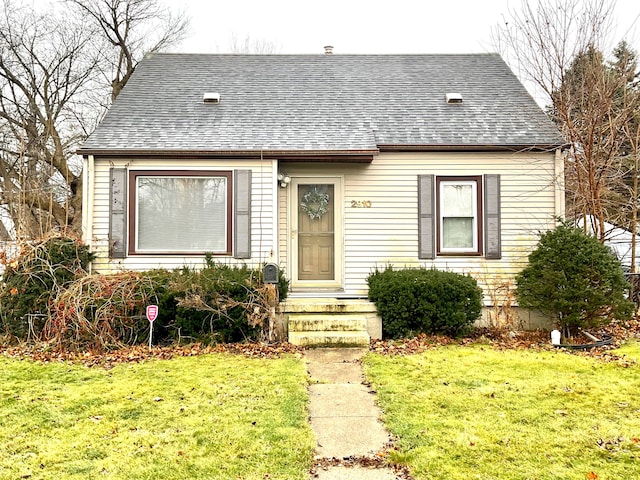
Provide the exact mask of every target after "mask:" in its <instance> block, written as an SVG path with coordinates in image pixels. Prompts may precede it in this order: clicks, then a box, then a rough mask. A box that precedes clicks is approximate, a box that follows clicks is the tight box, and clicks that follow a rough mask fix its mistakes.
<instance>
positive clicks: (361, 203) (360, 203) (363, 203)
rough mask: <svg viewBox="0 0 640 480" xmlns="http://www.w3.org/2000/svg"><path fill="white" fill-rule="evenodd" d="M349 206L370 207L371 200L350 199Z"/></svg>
mask: <svg viewBox="0 0 640 480" xmlns="http://www.w3.org/2000/svg"><path fill="white" fill-rule="evenodd" d="M351 208H371V200H351Z"/></svg>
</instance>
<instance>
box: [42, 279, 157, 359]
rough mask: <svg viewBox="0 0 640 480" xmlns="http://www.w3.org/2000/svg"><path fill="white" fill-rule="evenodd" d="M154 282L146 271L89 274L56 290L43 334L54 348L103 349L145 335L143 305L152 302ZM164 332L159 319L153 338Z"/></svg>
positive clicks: (142, 339)
mask: <svg viewBox="0 0 640 480" xmlns="http://www.w3.org/2000/svg"><path fill="white" fill-rule="evenodd" d="M155 289H156V284H155V282H154V281H153V279H152V278H151V277H150V276H149V275H148V274H145V273H139V272H121V273H117V274H113V275H87V276H84V277H82V278H80V279H78V280H76V281H75V282H73V283H72V284H71V285H69V286H68V287H67V288H66V289H65V290H63V291H62V292H60V294H59V295H58V296H57V297H56V299H55V301H54V302H53V305H52V308H51V314H50V315H49V320H48V321H47V323H46V325H45V327H44V330H43V335H42V338H43V340H45V341H48V342H50V343H52V344H53V345H55V346H57V347H58V348H65V349H71V350H74V349H80V348H85V349H86V348H89V349H97V350H105V349H109V348H116V347H118V346H119V345H122V344H136V343H140V342H142V341H145V340H147V339H148V336H149V322H148V321H147V319H146V315H145V311H146V306H147V305H151V304H155V303H156V300H157V295H156V292H155ZM163 337H164V338H166V329H163V328H162V324H161V322H159V321H158V322H157V323H156V324H155V325H154V338H155V339H156V341H159V340H162V339H163Z"/></svg>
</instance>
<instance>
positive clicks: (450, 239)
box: [437, 177, 482, 255]
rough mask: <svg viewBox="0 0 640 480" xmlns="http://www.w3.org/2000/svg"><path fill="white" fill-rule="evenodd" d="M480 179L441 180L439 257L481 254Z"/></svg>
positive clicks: (439, 187) (439, 193)
mask: <svg viewBox="0 0 640 480" xmlns="http://www.w3.org/2000/svg"><path fill="white" fill-rule="evenodd" d="M481 185H482V183H481V177H438V178H437V195H438V196H437V206H438V253H439V254H445V255H446V254H470V255H474V254H480V253H482V252H481V250H482V248H481V245H482V227H481V225H482V222H481V221H480V219H481V218H482V202H481V200H482V194H481V191H480V190H481Z"/></svg>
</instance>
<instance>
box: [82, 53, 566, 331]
mask: <svg viewBox="0 0 640 480" xmlns="http://www.w3.org/2000/svg"><path fill="white" fill-rule="evenodd" d="M562 144H563V141H562V139H561V138H560V136H559V134H558V132H557V130H556V129H555V127H554V125H553V124H552V123H551V121H550V120H549V119H548V118H547V117H546V116H545V114H544V113H543V112H542V111H541V110H540V108H539V107H538V105H537V104H536V102H535V101H534V100H533V98H532V97H531V96H530V95H529V94H528V93H527V92H526V90H525V89H524V87H523V86H522V85H521V83H520V82H519V81H518V80H517V78H516V77H515V76H514V75H513V73H512V72H511V71H510V70H509V68H508V67H507V66H506V64H505V63H504V62H503V61H502V59H501V58H500V57H499V56H498V55H496V54H478V55H476V54H473V55H188V54H156V55H153V56H151V57H149V58H147V59H145V60H143V61H142V62H141V63H140V64H139V65H138V67H137V69H136V72H135V73H134V75H133V76H132V78H131V80H130V81H129V83H128V84H127V86H126V88H125V89H124V90H123V92H122V93H121V94H120V96H119V97H118V99H117V100H116V102H115V103H114V105H113V106H112V107H111V109H110V111H109V112H108V114H107V115H106V117H105V118H104V120H103V121H102V123H101V124H100V126H99V127H98V128H97V129H96V131H95V132H94V133H93V134H92V135H91V136H90V137H89V139H88V140H87V142H86V143H85V144H84V145H83V147H82V148H81V149H80V151H79V153H80V154H82V155H83V157H84V172H85V174H84V175H85V179H84V180H85V185H86V186H87V187H86V188H85V202H84V205H85V209H84V231H85V237H86V241H87V242H88V243H89V244H90V245H91V248H92V250H93V251H95V252H96V253H97V255H98V258H97V259H96V260H95V262H94V263H93V268H94V271H97V272H104V273H107V272H113V271H117V270H119V269H136V270H139V269H147V268H152V267H158V266H165V267H178V266H181V265H184V264H195V265H200V264H202V259H203V254H204V252H212V253H213V254H214V255H215V256H216V257H217V258H218V259H219V260H220V261H221V262H225V263H231V264H232V263H246V264H250V265H255V266H260V265H262V264H263V263H265V262H273V263H276V264H278V265H279V266H280V267H282V268H283V269H284V271H285V272H286V274H287V277H288V278H289V280H290V281H291V290H290V296H291V299H290V300H288V301H287V302H286V304H284V305H281V307H280V311H281V312H283V318H284V319H285V320H286V319H289V327H290V331H291V332H293V331H294V330H296V331H297V330H310V329H313V328H314V327H313V326H311V325H306V326H305V322H306V321H307V320H308V315H307V317H305V318H297V319H296V318H294V316H296V315H298V316H302V315H303V314H308V313H309V312H310V311H311V310H312V309H313V308H315V307H313V305H321V306H320V307H317V308H316V309H317V310H322V311H328V312H338V311H341V312H344V311H349V312H351V313H353V314H354V315H355V314H356V313H357V314H358V315H360V314H362V315H364V316H365V317H366V318H367V319H368V320H367V321H368V322H369V327H368V329H369V333H370V334H371V335H372V336H379V325H377V324H375V321H374V320H375V318H374V317H375V314H374V313H373V314H372V313H371V306H370V305H369V306H368V307H366V306H365V305H367V302H366V301H362V299H366V296H367V282H366V279H367V276H368V275H369V273H371V271H372V270H373V269H374V268H376V267H379V268H384V267H385V266H387V265H394V266H396V267H418V266H426V267H436V268H439V269H448V270H451V271H456V272H463V273H470V274H472V275H474V276H475V277H476V278H477V279H478V281H479V282H480V284H481V285H482V286H483V288H484V289H485V302H486V303H487V306H490V304H491V302H492V301H493V300H494V299H495V295H493V294H492V292H491V289H499V288H503V287H504V286H505V285H508V284H509V283H510V282H511V283H512V281H513V277H514V275H515V274H516V273H517V272H518V271H520V270H521V269H522V267H523V266H524V265H525V263H526V261H527V255H528V254H529V253H530V251H531V250H532V248H533V247H534V245H535V243H536V242H537V239H538V233H539V232H540V231H544V230H546V229H549V228H552V227H553V226H554V224H555V220H554V219H555V218H556V217H558V216H561V215H563V213H564V203H563V192H562V188H561V186H562V179H563V163H562V158H561V156H560V154H559V150H558V149H559V147H560V146H561V145H562ZM498 301H499V300H498ZM345 305H348V307H347V306H345ZM354 315H352V316H354ZM355 316H357V315H355ZM372 319H373V320H372ZM296 320H299V322H297V321H296ZM372 322H373V323H372ZM307 323H308V322H307ZM294 324H295V328H294V327H293V325H294ZM285 327H286V325H285ZM335 328H336V329H341V328H344V326H336V327H335ZM291 332H290V339H293V337H294V335H293V334H292V333H291ZM300 335H302V336H304V334H300ZM295 341H296V342H300V343H304V342H305V340H304V339H303V340H300V339H296V340H295ZM327 342H328V343H330V342H331V340H327Z"/></svg>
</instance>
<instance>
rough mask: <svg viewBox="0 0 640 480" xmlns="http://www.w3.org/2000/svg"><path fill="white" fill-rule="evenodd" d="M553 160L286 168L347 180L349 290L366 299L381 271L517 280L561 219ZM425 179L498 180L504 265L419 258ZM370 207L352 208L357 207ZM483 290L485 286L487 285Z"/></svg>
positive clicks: (436, 156)
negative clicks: (541, 237)
mask: <svg viewBox="0 0 640 480" xmlns="http://www.w3.org/2000/svg"><path fill="white" fill-rule="evenodd" d="M558 161H559V159H556V155H555V154H554V153H529V152H523V153H509V152H507V153H488V152H482V153H466V152H465V153H461V152H450V153H447V152H443V153H381V154H380V155H378V156H376V157H374V159H373V162H372V163H371V164H329V163H326V164H293V163H291V164H283V165H281V170H283V171H286V172H287V173H288V174H289V175H291V176H292V177H295V176H296V175H313V174H317V175H324V176H326V175H338V176H341V177H342V178H343V179H344V180H343V181H344V205H343V207H344V223H343V231H344V235H343V236H344V238H343V245H344V262H345V264H344V278H343V281H344V290H345V293H347V294H353V295H366V292H367V286H366V278H367V276H368V275H369V274H370V273H371V271H372V270H373V269H375V268H376V267H378V268H384V267H385V266H386V265H394V266H396V267H405V266H406V267H417V266H426V267H430V266H434V267H436V268H440V269H448V270H452V271H456V272H461V273H470V274H472V275H473V276H474V277H476V278H477V279H478V280H479V281H480V282H481V283H482V284H483V285H485V284H486V283H487V282H489V283H496V282H503V281H512V280H513V277H514V275H515V274H516V273H517V272H518V271H520V270H521V269H522V267H523V266H524V265H525V264H526V258H527V256H528V254H529V253H530V252H531V250H532V248H533V247H534V245H535V243H536V242H537V238H538V233H539V232H540V231H544V230H547V229H549V228H553V226H554V224H555V222H554V218H555V217H556V216H557V215H560V214H561V213H562V207H563V206H562V205H561V198H562V197H561V196H558V195H557V193H556V180H555V179H556V176H557V175H558V171H560V172H561V167H559V166H558V165H557V162H558ZM421 174H433V175H436V176H444V175H447V176H449V175H459V176H464V175H485V174H500V175H501V208H502V211H501V220H502V259H500V260H486V259H485V258H484V257H466V256H459V257H457V256H456V257H452V256H447V257H438V258H436V259H434V260H428V261H425V260H419V259H418V222H417V216H418V192H417V183H418V182H417V178H418V175H421ZM359 201H360V202H362V201H367V202H371V207H370V208H354V205H357V203H356V204H352V202H359ZM279 203H280V208H279V238H280V243H279V252H280V263H281V264H282V265H284V266H285V267H286V262H287V260H288V257H287V245H288V233H289V232H288V229H287V224H286V222H287V221H288V216H287V215H288V214H287V211H286V208H284V205H285V204H286V195H285V194H284V189H280V194H279ZM485 286H486V285H485Z"/></svg>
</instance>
